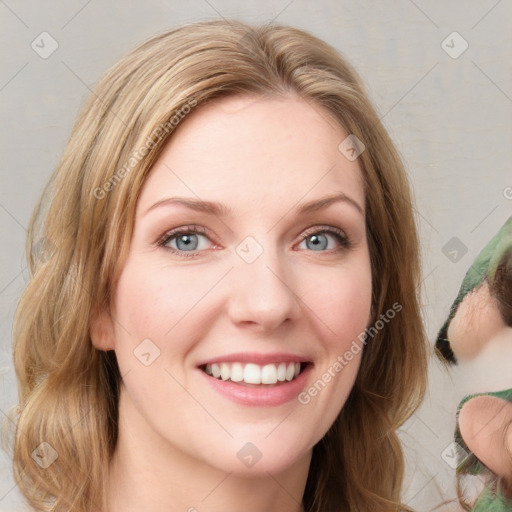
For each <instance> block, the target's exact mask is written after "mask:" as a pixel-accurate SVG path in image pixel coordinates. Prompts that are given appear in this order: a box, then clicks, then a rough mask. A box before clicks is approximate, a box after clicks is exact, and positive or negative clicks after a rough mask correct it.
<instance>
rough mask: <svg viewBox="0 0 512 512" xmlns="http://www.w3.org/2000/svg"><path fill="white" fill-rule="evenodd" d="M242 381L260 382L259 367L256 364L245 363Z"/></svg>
mask: <svg viewBox="0 0 512 512" xmlns="http://www.w3.org/2000/svg"><path fill="white" fill-rule="evenodd" d="M244 382H247V384H261V368H260V367H259V366H258V365H257V364H252V363H249V364H246V365H245V368H244Z"/></svg>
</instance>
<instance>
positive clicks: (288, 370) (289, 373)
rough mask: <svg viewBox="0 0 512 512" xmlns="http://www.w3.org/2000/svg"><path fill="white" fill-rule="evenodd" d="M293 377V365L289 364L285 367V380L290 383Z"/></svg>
mask: <svg viewBox="0 0 512 512" xmlns="http://www.w3.org/2000/svg"><path fill="white" fill-rule="evenodd" d="M294 375H295V364H294V363H289V364H288V366H287V367H286V380H287V381H290V380H292V379H293V376H294Z"/></svg>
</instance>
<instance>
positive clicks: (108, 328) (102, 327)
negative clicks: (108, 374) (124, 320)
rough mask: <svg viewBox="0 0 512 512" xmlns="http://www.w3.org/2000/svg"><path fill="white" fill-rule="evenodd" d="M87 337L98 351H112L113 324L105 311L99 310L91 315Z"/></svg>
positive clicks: (113, 338) (113, 346)
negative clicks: (88, 336)
mask: <svg viewBox="0 0 512 512" xmlns="http://www.w3.org/2000/svg"><path fill="white" fill-rule="evenodd" d="M89 335H90V337H91V341H92V344H93V345H94V346H95V347H96V348H97V349H98V350H104V351H107V350H114V348H115V342H114V341H115V336H114V322H113V320H112V316H111V315H110V313H109V312H108V311H107V310H106V309H101V310H99V311H97V312H96V313H95V314H94V315H93V317H92V320H91V326H90V330H89Z"/></svg>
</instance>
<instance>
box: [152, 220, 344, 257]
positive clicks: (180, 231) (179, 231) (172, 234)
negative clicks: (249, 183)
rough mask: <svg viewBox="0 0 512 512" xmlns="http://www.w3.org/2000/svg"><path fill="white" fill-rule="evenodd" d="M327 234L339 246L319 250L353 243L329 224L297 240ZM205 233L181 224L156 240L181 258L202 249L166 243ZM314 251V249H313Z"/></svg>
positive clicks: (315, 228) (195, 227) (198, 227)
mask: <svg viewBox="0 0 512 512" xmlns="http://www.w3.org/2000/svg"><path fill="white" fill-rule="evenodd" d="M324 233H326V234H329V235H333V236H334V237H335V238H336V239H337V241H338V243H339V244H340V246H341V248H339V249H331V250H327V251H319V252H331V251H335V252H337V251H340V250H347V249H350V248H352V246H353V244H352V241H351V240H350V238H348V237H347V235H346V234H345V233H344V232H343V231H342V230H341V229H338V228H334V227H331V226H314V227H312V228H309V229H307V230H306V231H305V233H304V235H303V236H302V238H301V239H300V241H299V244H300V243H302V242H303V241H304V240H306V239H307V238H308V237H309V236H311V235H319V234H324ZM191 234H193V235H195V234H200V235H206V234H207V230H206V229H205V228H203V227H202V226H195V225H193V226H183V227H180V228H176V229H174V230H171V231H168V232H167V233H165V234H164V235H163V236H162V237H161V238H160V240H158V242H157V246H158V247H162V248H163V249H166V250H168V251H171V252H172V253H173V254H176V255H177V256H180V257H183V258H196V257H198V256H199V253H200V252H202V251H197V250H195V251H179V250H176V249H173V248H172V247H167V246H166V244H168V243H169V242H170V241H171V240H172V239H173V238H177V237H178V236H180V235H191ZM207 238H208V237H207ZM313 252H315V251H313Z"/></svg>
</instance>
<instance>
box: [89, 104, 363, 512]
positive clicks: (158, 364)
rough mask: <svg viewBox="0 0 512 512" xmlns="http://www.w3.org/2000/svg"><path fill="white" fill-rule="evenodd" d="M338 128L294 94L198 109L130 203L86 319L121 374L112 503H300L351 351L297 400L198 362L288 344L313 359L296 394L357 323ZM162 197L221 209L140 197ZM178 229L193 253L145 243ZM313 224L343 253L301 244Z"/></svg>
mask: <svg viewBox="0 0 512 512" xmlns="http://www.w3.org/2000/svg"><path fill="white" fill-rule="evenodd" d="M346 136H347V133H345V132H344V130H343V129H342V128H341V127H340V126H339V125H338V124H337V123H336V121H335V120H334V119H332V118H331V117H330V114H329V112H327V111H326V110H324V109H323V108H322V107H320V106H315V108H312V106H311V105H310V104H308V103H306V102H305V101H303V100H301V99H299V98H296V97H294V96H289V97H287V98H286V99H273V98H258V97H255V96H237V97H231V98H225V99H222V100H220V101H216V102H214V103H212V104H210V105H207V106H202V107H198V108H197V109H195V110H194V112H192V113H191V114H190V115H189V116H188V117H187V118H186V119H185V120H184V121H182V124H180V126H179V127H178V128H177V130H176V131H175V133H174V134H173V136H172V138H171V140H170V141H169V142H168V143H167V146H166V147H165V149H164V151H163V153H162V154H161V155H160V157H159V160H158V161H157V162H156V163H155V165H154V167H153V169H152V170H151V172H150V174H149V177H148V178H147V181H146V182H145V184H144V187H143V189H142V192H141V195H140V198H139V202H138V205H137V209H136V214H135V228H134V232H133V238H132V241H131V245H130V250H129V254H128V258H127V260H126V262H125V264H124V267H123V270H122V273H121V276H120V279H119V282H118V285H117V289H116V291H115V295H114V301H113V304H112V308H111V312H110V313H111V315H110V314H109V312H107V311H105V312H103V313H102V314H101V315H99V316H98V318H96V319H95V321H94V322H93V326H92V330H91V338H92V340H93V343H94V345H95V346H96V347H97V348H99V349H101V350H110V349H113V350H115V352H116V356H117V359H118V362H119V367H120V371H121V375H122V384H121V396H120V419H119V441H118V445H117V447H116V452H115V455H114V459H113V461H112V466H111V474H110V477H109V489H110V491H109V512H118V511H119V512H120V511H123V512H127V511H131V510H134V511H135V510H137V511H139V510H144V511H145V512H153V511H154V512H156V511H159V512H160V511H161V510H166V511H169V512H173V511H187V510H188V511H189V512H193V511H196V510H197V511H203V510H208V512H220V511H222V512H235V511H240V510H245V511H246V512H257V511H258V512H261V511H263V510H265V511H266V512H278V511H279V512H292V511H294V512H296V511H300V510H302V505H301V502H302V496H303V492H304V488H305V484H306V479H307V475H308V469H309V464H310V460H311V454H312V448H313V446H314V445H315V444H316V443H317V442H318V441H319V440H320V439H321V438H322V437H323V436H324V435H325V433H326V432H327V430H328V429H329V427H330V426H331V425H332V423H333V421H334V420H335V418H336V416H337V415H338V413H339V411H340V410H341V408H342V406H343V404H344V403H345V401H346V399H347V396H348V394H349V392H350V390H351V388H352V386H353V383H354V381H355V378H356V375H357V372H358V369H359V365H360V359H361V353H358V354H356V355H354V357H353V359H352V360H351V361H350V363H349V364H347V365H346V366H345V367H344V368H343V371H341V372H340V373H339V374H338V375H336V377H335V378H333V379H332V380H331V382H330V383H329V384H328V385H327V386H326V387H325V388H324V389H322V390H321V392H320V393H318V395H317V396H315V397H314V398H313V399H312V400H311V401H310V403H308V404H306V405H304V404H301V403H299V401H298V400H296V399H292V400H290V401H289V402H286V403H285V404H282V405H278V406H272V407H271V406H266V407H263V406H257V407H255V406H248V405H243V404H238V403H234V402H233V401H231V400H229V399H228V398H226V397H224V396H223V395H220V394H219V393H218V392H217V391H215V390H214V389H213V388H212V387H211V386H210V385H209V384H208V379H206V378H205V376H204V374H203V373H202V372H201V370H200V369H198V368H197V365H198V363H199V362H200V361H204V360H205V359H208V358H213V357H217V356H225V355H226V354H231V353H235V352H236V353H239V352H250V353H264V354H268V353H276V352H286V353H294V354H301V355H304V356H307V359H308V360H309V361H311V362H312V370H311V372H310V373H309V375H308V378H307V382H306V385H305V386H304V389H307V388H309V387H310V386H311V385H312V384H313V382H315V381H316V380H317V379H318V378H319V377H320V376H321V375H322V374H324V373H325V372H326V371H327V369H328V368H329V367H331V366H332V364H333V363H334V362H335V361H336V358H337V357H338V356H339V355H341V354H343V353H344V352H345V351H346V350H347V349H348V348H349V347H350V345H351V343H352V341H353V340H354V339H356V338H357V336H358V335H359V334H360V333H361V332H362V331H364V329H365V328H366V327H367V326H368V324H369V322H370V317H371V316H370V315H371V267H370V258H369V251H368V245H367V240H366V226H365V210H364V205H365V195H364V189H363V183H362V176H361V170H360V167H359V164H358V162H357V160H356V161H353V162H351V161H349V160H348V159H347V158H345V157H344V156H343V154H342V153H341V152H340V151H339V150H338V145H339V144H340V142H341V141H343V140H344V139H345V138H346ZM339 192H343V193H344V194H345V195H346V196H348V197H350V198H351V200H352V201H353V202H354V203H355V204H356V205H358V207H356V206H354V204H352V203H351V202H350V201H348V200H346V201H339V202H336V203H332V204H331V205H329V206H328V207H325V208H323V209H319V210H317V211H314V212H309V213H307V214H305V215H302V216H298V215H297V213H296V208H297V206H300V205H301V204H303V203H305V202H309V201H312V200H316V199H320V198H324V197H326V196H331V195H333V194H334V193H339ZM175 196H180V197H187V198H192V199H198V198H200V199H201V200H208V201H218V202H221V203H223V204H224V205H226V206H227V207H229V208H231V209H232V211H233V213H232V215H230V216H226V217H221V216H216V215H210V214H207V213H205V212H197V211H192V210H190V209H187V208H185V207H184V206H180V205H175V204H173V205H165V206H157V207H153V208H151V207H152V206H153V205H155V203H157V202H159V201H161V200H163V199H165V198H169V197H175ZM148 209H149V211H148ZM191 224H193V225H195V226H201V227H204V228H205V229H206V233H200V234H199V235H198V237H197V238H196V239H195V240H197V241H198V242H199V245H198V246H197V247H198V248H197V249H196V250H195V253H196V257H193V258H190V257H186V256H185V257H184V256H180V255H177V254H174V253H172V252H171V250H170V249H169V247H171V248H174V249H175V250H179V249H178V246H177V239H176V238H174V239H173V240H172V241H169V242H168V243H167V247H163V246H158V241H159V240H160V239H161V238H162V237H163V236H164V235H165V234H166V233H168V232H169V231H170V230H171V229H173V228H177V227H182V226H190V225H191ZM326 226H331V227H334V228H338V229H340V230H342V231H343V233H344V234H345V235H346V236H348V237H349V238H350V240H351V246H350V248H346V247H343V245H342V244H340V243H339V242H338V241H337V239H336V237H335V235H331V234H327V235H326V236H325V238H322V241H323V242H325V243H326V244H328V245H326V246H323V247H325V248H323V249H321V250H314V248H311V247H312V245H311V244H308V243H307V240H311V235H312V234H315V233H316V234H318V232H320V231H321V228H325V227H326ZM308 228H312V229H311V230H308ZM317 228H318V229H317ZM307 230H308V232H307V233H306V231H307ZM247 236H252V237H253V238H254V239H255V240H257V243H258V244H259V245H260V246H261V248H262V249H263V252H262V254H261V255H260V256H259V257H258V258H257V259H256V260H255V261H254V262H253V263H250V264H249V263H247V262H246V261H244V259H242V258H241V257H240V256H239V254H238V253H237V252H236V248H237V246H238V245H239V244H240V242H242V241H243V240H244V239H245V238H246V237H247ZM320 236H322V235H320ZM181 247H182V246H181ZM242 247H244V246H243V244H242ZM182 252H186V251H183V250H182ZM112 318H114V319H115V321H113V320H112ZM147 338H149V339H151V340H152V342H153V343H154V344H155V345H156V346H157V347H158V349H159V350H160V356H159V357H158V358H157V359H156V360H154V362H153V363H152V364H151V365H149V366H145V365H143V364H141V362H140V361H139V360H138V359H137V358H136V357H135V356H134V349H136V348H137V346H138V345H139V344H140V343H141V341H142V340H144V339H147ZM248 442H250V443H252V444H253V445H255V446H256V447H257V449H258V450H259V452H260V453H261V454H262V456H261V459H260V460H259V461H258V462H257V463H256V464H255V465H253V466H252V467H246V466H245V465H244V464H242V463H241V461H240V460H239V458H238V457H237V452H238V451H239V450H240V449H241V448H242V447H244V446H245V445H246V443H248Z"/></svg>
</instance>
